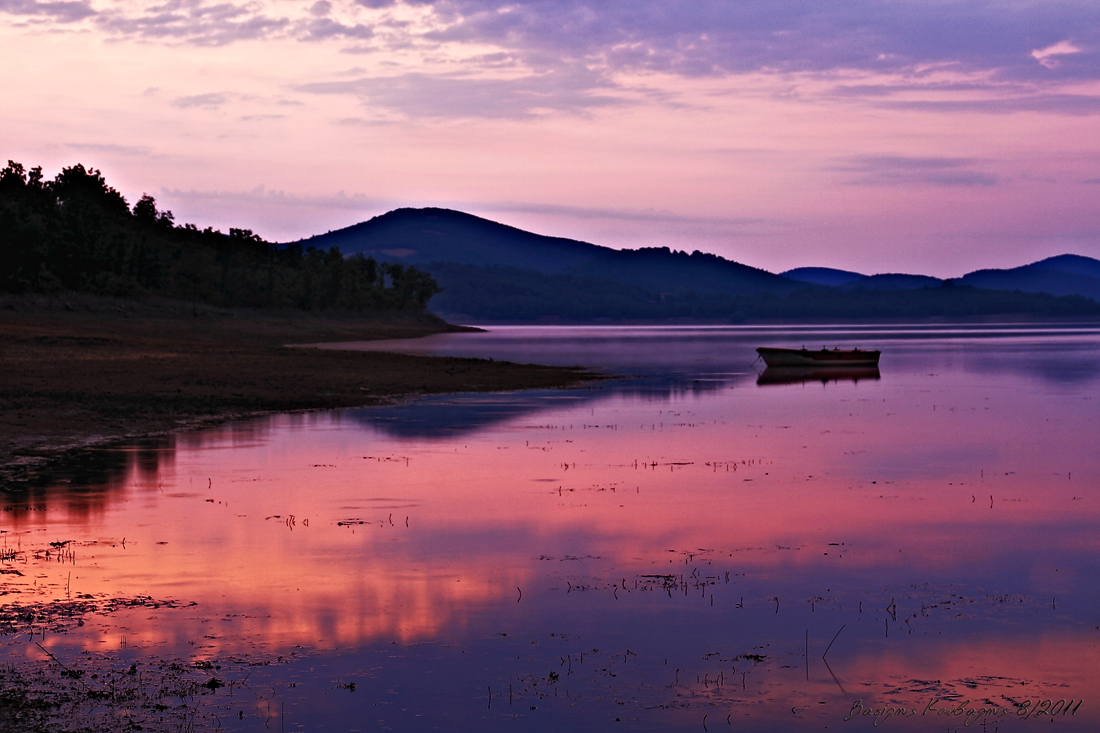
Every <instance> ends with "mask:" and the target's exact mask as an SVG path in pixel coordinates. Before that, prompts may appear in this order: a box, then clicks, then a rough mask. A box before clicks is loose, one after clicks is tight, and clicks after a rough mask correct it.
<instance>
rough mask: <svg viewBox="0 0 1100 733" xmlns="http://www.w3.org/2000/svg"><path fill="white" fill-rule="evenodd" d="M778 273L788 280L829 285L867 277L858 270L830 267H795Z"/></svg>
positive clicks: (842, 283)
mask: <svg viewBox="0 0 1100 733" xmlns="http://www.w3.org/2000/svg"><path fill="white" fill-rule="evenodd" d="M779 274H780V275H782V276H783V277H785V278H788V279H790V280H797V281H798V282H803V283H810V284H811V285H829V286H833V287H835V286H837V285H844V284H846V283H850V282H852V281H853V280H859V279H860V278H864V277H867V276H866V275H861V274H860V273H858V272H851V271H849V270H835V269H833V268H832V267H796V268H794V269H793V270H787V271H786V272H781V273H779Z"/></svg>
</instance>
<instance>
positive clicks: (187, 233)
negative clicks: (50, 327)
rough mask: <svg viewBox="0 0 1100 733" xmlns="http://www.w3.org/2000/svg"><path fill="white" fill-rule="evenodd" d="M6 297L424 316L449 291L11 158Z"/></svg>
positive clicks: (2, 252) (2, 283) (6, 190)
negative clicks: (47, 174)
mask: <svg viewBox="0 0 1100 733" xmlns="http://www.w3.org/2000/svg"><path fill="white" fill-rule="evenodd" d="M0 290H3V291H7V292H11V293H22V292H39V293H49V292H58V291H84V292H93V293H98V294H103V295H119V296H133V295H142V294H156V295H164V296H168V297H174V298H180V299H185V300H192V301H202V302H204V303H209V304H211V305H216V306H245V307H260V308H296V309H302V310H331V309H340V310H357V311H366V310H387V311H393V310H422V309H424V307H425V306H426V305H427V303H428V301H429V300H430V299H431V298H432V296H433V295H435V294H436V293H438V292H440V288H439V286H438V284H437V283H436V281H435V280H434V279H433V278H432V277H431V276H430V275H428V274H427V273H424V272H421V271H419V270H417V269H416V268H415V267H406V266H404V265H401V264H396V263H379V262H377V261H375V260H374V258H372V257H364V256H363V255H362V254H356V255H352V256H350V257H344V256H343V255H342V254H341V253H340V251H339V250H338V249H337V248H335V247H332V248H330V249H328V250H320V249H316V248H314V247H306V248H303V247H302V246H301V245H298V244H289V245H279V244H274V243H271V242H267V241H265V240H264V239H263V238H262V237H260V236H258V235H256V234H254V233H253V232H252V231H250V230H248V229H230V230H229V233H228V234H224V233H222V232H220V231H218V230H215V229H213V228H211V227H207V228H205V229H199V228H198V227H196V226H195V225H194V224H183V225H178V224H176V223H175V218H174V217H173V215H172V212H171V211H160V210H158V209H157V205H156V200H155V199H154V198H153V197H152V196H149V195H148V194H145V195H143V196H142V197H141V199H140V200H139V201H138V202H137V203H136V204H134V206H133V208H132V209H131V208H130V206H129V205H128V204H127V202H126V199H125V198H124V197H123V196H122V194H120V193H119V192H118V191H117V190H115V189H114V188H112V187H111V186H109V185H108V184H107V181H106V180H105V179H104V177H103V175H102V173H101V172H100V171H98V170H96V169H94V168H85V167H84V166H83V165H80V164H77V165H74V166H72V167H69V168H64V169H63V170H62V171H61V172H60V173H59V174H57V176H56V177H55V178H54V179H53V180H45V179H44V178H43V175H42V168H41V167H35V168H31V169H30V170H27V169H26V168H24V166H23V165H21V164H19V163H16V162H14V161H10V160H9V161H8V165H7V167H6V168H4V169H3V170H2V171H0Z"/></svg>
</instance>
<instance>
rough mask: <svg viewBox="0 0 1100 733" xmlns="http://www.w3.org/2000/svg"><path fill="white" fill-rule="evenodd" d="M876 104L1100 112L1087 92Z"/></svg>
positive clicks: (949, 109)
mask: <svg viewBox="0 0 1100 733" xmlns="http://www.w3.org/2000/svg"><path fill="white" fill-rule="evenodd" d="M876 106H878V107H883V108H889V109H896V110H906V111H914V112H917V111H919V112H980V113H983V114H1012V113H1015V112H1039V113H1045V114H1061V115H1075V116H1077V115H1094V114H1100V97H1098V96H1090V95H1087V94H1051V93H1043V92H1038V93H1035V94H1031V95H1026V96H1025V95H1011V96H1003V97H997V96H983V97H972V98H969V99H967V98H964V99H937V100H889V101H882V102H878V103H877V104H876Z"/></svg>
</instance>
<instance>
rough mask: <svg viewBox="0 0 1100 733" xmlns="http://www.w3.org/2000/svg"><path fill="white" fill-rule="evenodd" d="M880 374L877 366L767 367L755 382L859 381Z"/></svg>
mask: <svg viewBox="0 0 1100 733" xmlns="http://www.w3.org/2000/svg"><path fill="white" fill-rule="evenodd" d="M880 378H881V376H880V374H879V371H878V367H877V366H872V367H796V366H789V367H782V366H780V367H768V368H767V369H765V370H764V371H763V372H761V373H760V377H759V378H758V379H757V380H756V383H757V384H758V385H760V386H765V385H772V384H805V383H806V382H821V383H822V384H828V383H829V382H833V383H838V382H859V381H860V380H861V379H871V380H877V379H880Z"/></svg>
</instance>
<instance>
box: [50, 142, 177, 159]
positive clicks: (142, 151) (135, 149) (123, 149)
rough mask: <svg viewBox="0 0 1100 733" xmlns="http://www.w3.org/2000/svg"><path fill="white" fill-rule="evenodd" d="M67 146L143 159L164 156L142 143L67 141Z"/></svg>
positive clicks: (91, 151) (73, 148)
mask: <svg viewBox="0 0 1100 733" xmlns="http://www.w3.org/2000/svg"><path fill="white" fill-rule="evenodd" d="M65 147H67V148H71V149H72V150H81V151H87V152H90V153H109V154H113V155H128V156H134V157H138V158H142V159H147V158H159V157H163V156H161V155H159V154H157V153H155V152H153V149H152V148H147V147H145V146H141V145H110V144H100V143H67V144H66V145H65Z"/></svg>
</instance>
